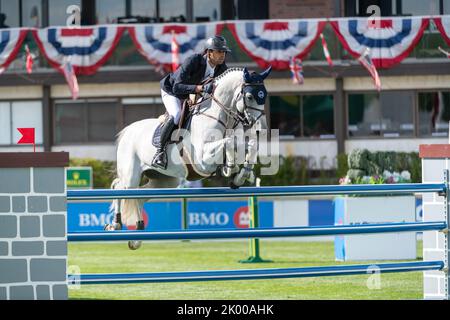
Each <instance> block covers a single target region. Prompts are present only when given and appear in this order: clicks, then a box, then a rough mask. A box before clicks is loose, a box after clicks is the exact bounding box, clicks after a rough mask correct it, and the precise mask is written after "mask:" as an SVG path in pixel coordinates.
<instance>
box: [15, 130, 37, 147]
mask: <svg viewBox="0 0 450 320" xmlns="http://www.w3.org/2000/svg"><path fill="white" fill-rule="evenodd" d="M17 130H19V132H20V133H21V134H22V137H21V138H20V140H19V141H17V144H29V143H32V144H33V150H34V152H36V145H35V135H34V128H17Z"/></svg>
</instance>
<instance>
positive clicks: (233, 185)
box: [229, 181, 239, 189]
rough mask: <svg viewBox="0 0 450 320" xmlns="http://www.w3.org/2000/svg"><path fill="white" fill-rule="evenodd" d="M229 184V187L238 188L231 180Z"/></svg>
mask: <svg viewBox="0 0 450 320" xmlns="http://www.w3.org/2000/svg"><path fill="white" fill-rule="evenodd" d="M229 185H230V188H231V189H239V186H238V185H235V184H234V182H233V181H231V182H230V184H229Z"/></svg>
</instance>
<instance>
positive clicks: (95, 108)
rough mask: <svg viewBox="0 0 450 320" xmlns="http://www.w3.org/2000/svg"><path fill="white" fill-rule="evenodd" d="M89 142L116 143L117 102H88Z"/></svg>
mask: <svg viewBox="0 0 450 320" xmlns="http://www.w3.org/2000/svg"><path fill="white" fill-rule="evenodd" d="M87 109H88V141H114V139H115V135H116V133H117V101H105V102H88V106H87Z"/></svg>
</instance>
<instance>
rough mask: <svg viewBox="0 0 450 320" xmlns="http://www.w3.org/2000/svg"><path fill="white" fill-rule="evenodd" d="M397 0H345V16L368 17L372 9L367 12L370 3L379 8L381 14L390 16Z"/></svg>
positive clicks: (394, 10) (394, 9) (394, 11)
mask: <svg viewBox="0 0 450 320" xmlns="http://www.w3.org/2000/svg"><path fill="white" fill-rule="evenodd" d="M396 1H397V0H345V16H347V17H358V16H359V17H369V16H372V14H373V11H370V10H369V12H367V11H368V10H367V9H368V8H369V7H370V6H372V5H377V6H378V7H379V8H380V11H381V12H380V13H381V16H384V17H386V16H392V15H395V14H396V13H397V11H396Z"/></svg>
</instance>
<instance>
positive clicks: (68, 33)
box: [33, 25, 125, 75]
mask: <svg viewBox="0 0 450 320" xmlns="http://www.w3.org/2000/svg"><path fill="white" fill-rule="evenodd" d="M124 31H125V27H121V26H116V25H104V26H94V27H82V28H66V27H52V28H46V29H39V30H33V36H34V38H35V40H36V42H37V44H38V46H39V49H40V50H41V52H42V53H43V54H44V55H45V57H46V58H47V60H48V62H49V63H50V64H51V65H52V66H53V67H54V68H55V69H57V70H59V71H60V70H61V69H60V67H61V65H63V64H64V62H65V61H66V60H67V59H70V61H71V64H72V66H73V69H74V72H75V74H77V75H80V74H84V75H91V74H94V73H95V72H96V71H97V69H98V68H100V67H101V66H102V65H103V64H104V63H105V62H106V60H108V58H109V57H110V56H111V54H112V53H113V50H114V48H115V47H116V45H117V43H118V42H119V40H120V37H121V36H122V33H123V32H124Z"/></svg>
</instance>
